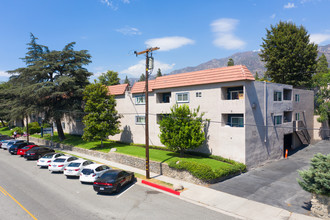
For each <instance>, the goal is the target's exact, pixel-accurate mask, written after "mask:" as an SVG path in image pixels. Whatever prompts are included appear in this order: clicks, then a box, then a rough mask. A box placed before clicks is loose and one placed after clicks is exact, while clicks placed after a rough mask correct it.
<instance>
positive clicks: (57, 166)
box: [48, 156, 78, 172]
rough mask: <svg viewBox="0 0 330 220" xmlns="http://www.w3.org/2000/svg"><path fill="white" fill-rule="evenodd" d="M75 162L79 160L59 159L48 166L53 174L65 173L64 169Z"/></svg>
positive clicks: (63, 157) (72, 158) (70, 158)
mask: <svg viewBox="0 0 330 220" xmlns="http://www.w3.org/2000/svg"><path fill="white" fill-rule="evenodd" d="M74 160H78V158H77V157H73V156H61V157H58V158H56V159H55V160H53V161H52V162H51V163H50V164H49V165H48V170H49V171H52V172H63V171H64V168H65V167H66V166H67V165H68V164H69V163H71V162H73V161H74Z"/></svg>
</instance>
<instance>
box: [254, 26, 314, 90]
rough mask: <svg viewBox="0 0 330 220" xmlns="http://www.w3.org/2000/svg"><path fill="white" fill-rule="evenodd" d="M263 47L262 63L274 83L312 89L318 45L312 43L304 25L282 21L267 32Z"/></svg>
mask: <svg viewBox="0 0 330 220" xmlns="http://www.w3.org/2000/svg"><path fill="white" fill-rule="evenodd" d="M266 32H267V33H266V37H265V38H263V43H262V45H261V47H262V49H261V53H260V54H259V55H260V57H261V60H262V61H264V62H265V67H266V68H267V71H266V75H267V77H270V78H271V79H272V81H273V82H276V83H282V84H289V85H293V86H295V87H311V85H312V75H313V73H314V72H315V70H316V58H317V45H316V44H314V43H311V42H310V39H309V34H308V33H307V31H306V29H305V28H304V27H303V26H300V27H297V26H296V25H295V24H293V23H292V22H282V21H281V22H279V23H278V24H277V25H275V26H273V25H271V27H270V30H268V29H266Z"/></svg>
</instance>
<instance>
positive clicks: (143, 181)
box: [141, 180, 181, 196]
mask: <svg viewBox="0 0 330 220" xmlns="http://www.w3.org/2000/svg"><path fill="white" fill-rule="evenodd" d="M141 183H143V184H146V185H148V186H151V187H155V188H157V189H160V190H164V191H166V192H169V193H172V194H174V195H177V196H179V195H180V194H181V193H180V192H177V191H175V190H173V189H171V188H168V187H165V186H161V185H158V184H156V183H151V182H148V181H146V180H142V181H141Z"/></svg>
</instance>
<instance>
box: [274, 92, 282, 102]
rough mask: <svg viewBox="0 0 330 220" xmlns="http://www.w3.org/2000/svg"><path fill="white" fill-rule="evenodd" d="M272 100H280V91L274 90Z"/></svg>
mask: <svg viewBox="0 0 330 220" xmlns="http://www.w3.org/2000/svg"><path fill="white" fill-rule="evenodd" d="M274 101H282V92H274Z"/></svg>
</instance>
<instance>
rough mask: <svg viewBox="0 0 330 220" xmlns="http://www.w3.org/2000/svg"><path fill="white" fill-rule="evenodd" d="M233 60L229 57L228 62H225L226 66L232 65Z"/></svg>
mask: <svg viewBox="0 0 330 220" xmlns="http://www.w3.org/2000/svg"><path fill="white" fill-rule="evenodd" d="M234 65H235V63H234V60H233V59H232V58H229V60H228V62H227V66H234Z"/></svg>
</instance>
